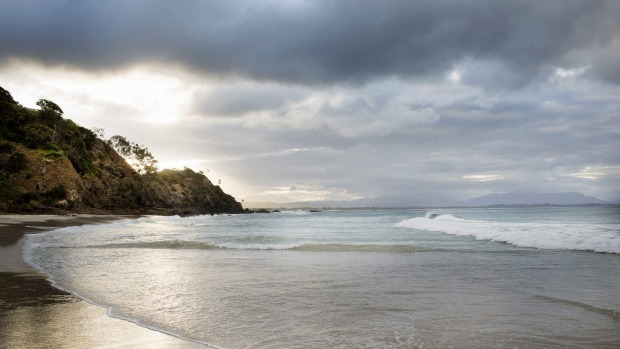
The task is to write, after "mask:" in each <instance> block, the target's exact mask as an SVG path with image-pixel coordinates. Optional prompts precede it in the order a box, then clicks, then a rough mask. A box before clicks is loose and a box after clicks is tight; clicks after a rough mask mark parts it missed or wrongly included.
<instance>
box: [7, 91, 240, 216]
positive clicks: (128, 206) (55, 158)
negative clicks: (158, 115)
mask: <svg viewBox="0 0 620 349" xmlns="http://www.w3.org/2000/svg"><path fill="white" fill-rule="evenodd" d="M38 105H39V106H40V107H41V109H40V110H33V109H28V108H25V107H23V106H21V105H20V104H19V103H17V102H15V101H14V100H13V98H12V96H11V95H10V93H9V92H8V91H6V90H4V89H3V88H1V87H0V212H22V213H28V212H29V213H40V212H51V213H63V212H75V213H78V212H79V213H86V212H90V213H140V214H141V213H157V214H205V213H238V212H242V211H243V210H242V207H241V204H240V203H238V202H237V201H236V200H235V199H234V198H233V197H232V196H230V195H228V194H226V193H224V192H223V191H222V189H221V188H220V187H219V186H216V185H213V183H211V181H210V180H209V179H208V178H207V177H206V176H204V175H203V174H202V173H197V172H194V171H192V170H190V169H183V170H164V171H161V172H150V173H148V174H139V173H138V172H136V171H135V170H134V169H133V168H132V167H131V166H130V165H129V164H128V163H127V162H126V161H125V159H124V158H123V157H122V156H120V155H119V154H118V153H117V152H116V151H115V149H114V148H113V147H112V146H111V144H110V142H106V141H104V140H102V139H100V138H98V137H97V136H96V135H95V134H94V133H93V132H92V131H90V130H88V129H86V128H83V127H80V126H78V125H76V124H75V123H74V122H73V121H71V120H69V119H65V118H63V117H62V110H61V109H60V107H58V106H57V105H56V104H54V103H53V102H50V101H47V100H41V101H39V103H38Z"/></svg>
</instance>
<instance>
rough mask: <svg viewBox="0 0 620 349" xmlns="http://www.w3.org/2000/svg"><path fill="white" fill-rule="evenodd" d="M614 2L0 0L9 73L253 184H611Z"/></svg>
mask: <svg viewBox="0 0 620 349" xmlns="http://www.w3.org/2000/svg"><path fill="white" fill-rule="evenodd" d="M619 17H620V3H619V2H617V1H604V0H603V1H589V0H569V1H565V0H550V1H543V2H540V1H538V2H535V1H521V0H518V1H517V0H515V1H512V0H509V1H492V0H474V1H467V2H463V1H456V0H453V1H452V0H446V1H430V0H422V1H415V2H403V1H364V0H362V1H359V0H357V1H349V0H343V1H321V0H318V1H288V0H287V1H284V0H282V1H279V0H272V1H261V2H260V3H257V2H245V1H198V0H188V1H182V2H176V3H175V2H169V1H160V0H150V1H146V0H135V1H78V0H47V1H34V0H33V1H23V0H19V1H18V0H6V1H4V2H3V6H2V11H1V12H0V47H2V50H0V76H1V77H2V81H1V82H0V83H1V84H2V86H3V87H4V88H6V89H8V90H9V91H11V93H12V94H13V96H14V97H15V98H16V100H18V101H20V102H22V103H25V104H26V105H29V104H28V103H32V104H33V103H34V101H36V100H37V99H38V98H49V99H51V100H54V101H55V102H56V103H58V104H59V105H61V107H62V108H63V110H65V115H67V116H68V117H70V118H71V119H73V120H74V121H76V122H78V123H80V124H82V125H84V126H86V127H92V126H99V127H104V128H106V130H108V133H109V134H110V135H111V134H117V133H120V134H123V135H126V136H127V137H128V138H130V139H132V140H134V141H136V142H138V143H141V144H146V145H148V146H149V149H150V150H151V151H152V152H153V154H155V156H156V157H158V159H159V160H160V161H161V163H164V164H169V165H170V166H177V167H181V166H183V165H182V164H185V165H187V166H192V167H194V168H195V169H196V170H210V171H209V172H208V175H209V176H210V177H212V179H213V180H214V181H215V182H216V181H217V180H218V179H219V178H222V179H223V186H224V188H225V190H227V191H229V192H231V193H233V194H235V195H236V196H238V197H239V198H243V199H246V200H248V201H250V200H251V201H258V200H265V201H270V200H273V201H285V200H290V199H291V198H294V199H304V198H315V199H316V198H343V199H344V198H359V197H362V196H365V197H366V196H379V195H401V194H408V193H421V192H436V193H443V194H448V195H452V196H455V197H456V198H459V199H467V198H469V197H472V196H477V195H482V194H486V193H489V192H492V191H499V192H507V191H516V190H522V191H537V190H539V191H544V192H550V191H582V192H584V193H586V194H590V195H595V196H599V197H605V196H607V197H611V198H613V197H620V182H619V179H618V176H617V173H616V172H617V166H618V164H619V163H620V158H619V157H618V152H617V149H619V148H620V123H619V120H620V112H619V110H620V85H618V82H620V78H619V77H618V74H619V71H618V67H619V65H618V64H617V63H616V62H617V61H618V59H617V58H618V52H619V49H618V48H619V44H618V42H619V37H620V35H619V33H620V22H618V20H617V18H619ZM291 188H293V189H296V190H292V189H291Z"/></svg>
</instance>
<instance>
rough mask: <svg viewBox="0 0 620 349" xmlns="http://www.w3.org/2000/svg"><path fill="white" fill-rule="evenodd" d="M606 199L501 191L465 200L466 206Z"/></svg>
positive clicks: (565, 203)
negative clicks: (500, 192)
mask: <svg viewBox="0 0 620 349" xmlns="http://www.w3.org/2000/svg"><path fill="white" fill-rule="evenodd" d="M606 203H607V202H606V201H603V200H600V199H597V198H595V197H591V196H586V195H583V194H580V193H574V192H571V193H503V194H489V195H485V196H481V197H477V198H473V199H470V200H468V201H467V205H468V206H494V205H544V204H549V205H586V204H606Z"/></svg>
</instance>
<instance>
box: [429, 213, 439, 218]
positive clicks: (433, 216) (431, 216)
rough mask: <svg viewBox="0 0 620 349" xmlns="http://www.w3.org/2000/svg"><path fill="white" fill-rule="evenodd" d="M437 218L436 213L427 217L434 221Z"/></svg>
mask: <svg viewBox="0 0 620 349" xmlns="http://www.w3.org/2000/svg"><path fill="white" fill-rule="evenodd" d="M437 217H439V214H437V213H431V214H429V215H428V218H429V219H435V218H437Z"/></svg>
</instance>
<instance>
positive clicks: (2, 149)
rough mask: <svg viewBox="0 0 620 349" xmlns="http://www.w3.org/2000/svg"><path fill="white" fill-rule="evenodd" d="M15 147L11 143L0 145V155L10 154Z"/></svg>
mask: <svg viewBox="0 0 620 349" xmlns="http://www.w3.org/2000/svg"><path fill="white" fill-rule="evenodd" d="M14 150H15V147H14V146H13V145H12V144H11V143H0V154H11V153H12V152H13V151H14Z"/></svg>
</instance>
